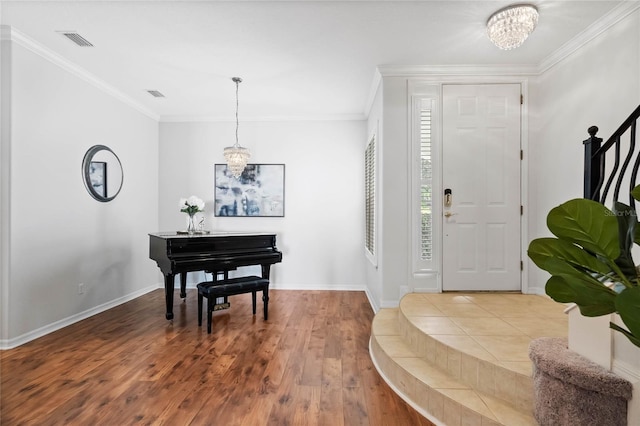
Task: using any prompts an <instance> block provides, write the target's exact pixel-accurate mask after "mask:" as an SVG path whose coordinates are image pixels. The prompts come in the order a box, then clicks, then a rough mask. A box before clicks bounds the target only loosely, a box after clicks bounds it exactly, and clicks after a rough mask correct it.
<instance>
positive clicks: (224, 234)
mask: <svg viewBox="0 0 640 426" xmlns="http://www.w3.org/2000/svg"><path fill="white" fill-rule="evenodd" d="M149 235H150V236H153V237H157V238H163V239H165V240H169V239H172V238H211V237H250V236H266V235H276V234H275V233H274V232H226V231H212V232H210V233H208V234H182V233H180V234H178V233H177V232H176V231H170V232H154V233H150V234H149Z"/></svg>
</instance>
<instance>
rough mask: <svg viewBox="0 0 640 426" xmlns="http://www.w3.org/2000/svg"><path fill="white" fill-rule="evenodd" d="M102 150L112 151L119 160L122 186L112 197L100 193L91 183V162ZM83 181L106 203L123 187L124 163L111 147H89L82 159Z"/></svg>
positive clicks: (94, 196)
mask: <svg viewBox="0 0 640 426" xmlns="http://www.w3.org/2000/svg"><path fill="white" fill-rule="evenodd" d="M101 151H107V152H110V153H111V154H112V155H113V156H114V157H115V159H116V161H117V162H118V166H119V168H120V186H119V187H118V189H117V190H116V191H115V193H114V194H113V195H112V196H110V197H105V196H104V195H102V194H99V193H98V192H97V191H96V189H95V188H94V187H93V185H92V184H91V162H92V161H93V157H94V156H95V155H96V154H98V153H99V152H101ZM82 181H83V182H84V186H85V188H87V192H88V193H89V195H91V196H92V197H93V198H94V199H96V200H98V201H100V202H102V203H106V202H108V201H111V200H113V199H114V198H116V196H117V195H118V194H119V193H120V190H121V189H122V183H123V182H124V172H123V170H122V163H121V162H120V159H119V158H118V156H117V155H116V153H115V152H113V151H112V150H111V148H109V147H108V146H105V145H94V146H92V147H91V148H89V149H88V150H87V152H86V154H84V158H83V159H82Z"/></svg>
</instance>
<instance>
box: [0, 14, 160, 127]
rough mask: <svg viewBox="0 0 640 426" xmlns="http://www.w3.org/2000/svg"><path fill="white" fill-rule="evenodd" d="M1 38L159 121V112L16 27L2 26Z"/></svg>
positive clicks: (0, 28) (0, 29) (0, 27)
mask: <svg viewBox="0 0 640 426" xmlns="http://www.w3.org/2000/svg"><path fill="white" fill-rule="evenodd" d="M0 39H1V40H2V41H7V40H8V41H12V42H14V43H16V44H18V45H20V46H22V47H24V48H25V49H28V50H30V51H31V52H33V53H35V54H36V55H38V56H40V57H42V58H44V59H46V60H48V61H49V62H51V63H53V64H55V65H57V66H59V67H60V68H62V69H64V70H65V71H68V72H70V73H71V74H73V75H75V76H76V77H78V78H80V79H82V80H84V81H86V82H87V83H89V84H91V85H92V86H94V87H96V88H97V89H99V90H100V91H102V92H104V93H106V94H107V95H109V96H112V97H114V98H116V99H118V100H119V101H121V102H123V103H125V104H127V105H128V106H130V107H131V108H133V109H135V110H137V111H138V112H141V113H142V114H144V115H146V116H147V117H149V118H151V119H153V120H155V121H159V119H160V116H159V115H158V114H156V113H154V112H153V111H151V110H149V109H148V108H146V107H145V106H143V105H142V104H140V103H139V102H137V101H135V100H134V99H132V98H130V97H129V96H127V95H125V94H124V93H122V92H121V91H119V90H118V89H116V88H115V87H113V86H111V85H109V84H108V83H106V82H105V81H103V80H101V79H99V78H97V77H96V76H94V75H93V74H91V73H90V72H89V71H87V70H85V69H84V68H81V67H79V66H78V65H76V64H74V63H72V62H70V61H69V60H67V59H65V58H63V57H62V56H60V55H59V54H57V53H55V52H54V51H52V50H50V49H48V48H46V47H44V46H43V45H41V44H39V43H38V42H36V41H35V40H33V39H31V38H29V37H27V36H26V35H24V34H22V33H21V32H19V31H18V30H16V29H15V28H12V27H10V26H8V25H2V26H0Z"/></svg>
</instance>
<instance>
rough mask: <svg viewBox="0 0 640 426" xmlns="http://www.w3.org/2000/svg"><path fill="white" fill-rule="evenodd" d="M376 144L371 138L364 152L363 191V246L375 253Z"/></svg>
mask: <svg viewBox="0 0 640 426" xmlns="http://www.w3.org/2000/svg"><path fill="white" fill-rule="evenodd" d="M375 177H376V145H375V138H373V139H371V141H370V142H369V144H368V145H367V149H366V150H365V153H364V193H365V203H364V204H365V247H366V249H367V250H368V251H369V253H371V254H372V255H374V254H375V248H376V247H375V236H376V235H375V230H376V226H375V225H376V211H375V206H376V197H375V190H376V179H375Z"/></svg>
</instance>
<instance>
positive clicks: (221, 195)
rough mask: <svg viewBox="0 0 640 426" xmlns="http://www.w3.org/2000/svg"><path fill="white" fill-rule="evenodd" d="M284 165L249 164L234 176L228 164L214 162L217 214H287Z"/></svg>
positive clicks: (263, 215) (267, 215) (261, 215)
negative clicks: (285, 209) (285, 210)
mask: <svg viewBox="0 0 640 426" xmlns="http://www.w3.org/2000/svg"><path fill="white" fill-rule="evenodd" d="M284 183H285V167H284V164H271V163H268V164H247V166H246V167H245V169H244V171H243V172H242V174H241V175H240V176H239V177H237V178H236V177H234V176H233V175H232V174H231V171H230V170H229V169H228V167H227V165H226V164H215V165H214V194H213V199H214V215H215V216H216V217H284V202H285V186H284Z"/></svg>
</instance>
